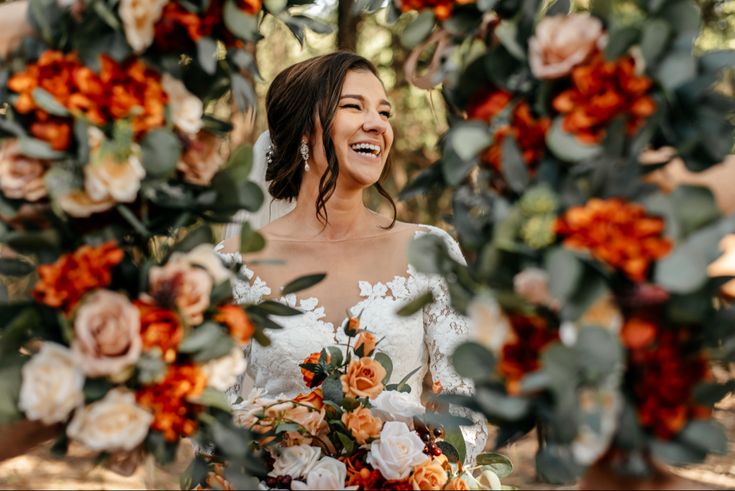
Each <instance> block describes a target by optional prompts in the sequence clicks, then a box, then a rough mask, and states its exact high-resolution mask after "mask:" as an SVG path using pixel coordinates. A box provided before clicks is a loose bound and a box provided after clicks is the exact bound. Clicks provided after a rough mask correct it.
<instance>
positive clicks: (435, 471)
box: [410, 458, 449, 489]
mask: <svg viewBox="0 0 735 491" xmlns="http://www.w3.org/2000/svg"><path fill="white" fill-rule="evenodd" d="M410 480H411V484H412V485H413V489H442V488H443V487H444V485H445V484H446V483H447V481H448V480H449V477H448V476H447V471H446V470H444V467H443V466H442V464H441V461H440V460H438V459H436V458H433V459H427V460H426V461H424V462H422V463H420V464H419V465H417V466H416V467H414V468H413V473H412V474H411V479H410Z"/></svg>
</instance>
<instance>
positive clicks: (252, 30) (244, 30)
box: [222, 0, 258, 41]
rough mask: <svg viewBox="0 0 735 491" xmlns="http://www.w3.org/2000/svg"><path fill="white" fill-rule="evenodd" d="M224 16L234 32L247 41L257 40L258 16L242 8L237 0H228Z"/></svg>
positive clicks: (228, 26) (228, 27)
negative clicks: (247, 12) (249, 13)
mask: <svg viewBox="0 0 735 491" xmlns="http://www.w3.org/2000/svg"><path fill="white" fill-rule="evenodd" d="M222 16H223V18H224V21H225V26H226V27H227V29H229V31H230V32H231V33H232V34H234V35H235V36H237V37H239V38H242V39H244V40H246V41H256V40H257V37H258V36H257V35H258V18H257V17H256V16H254V15H248V14H246V13H245V12H243V11H242V10H240V9H239V8H238V6H237V3H236V2H235V0H226V2H225V8H224V12H223V14H222Z"/></svg>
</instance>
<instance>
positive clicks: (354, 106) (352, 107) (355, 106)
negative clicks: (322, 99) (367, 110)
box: [342, 104, 360, 111]
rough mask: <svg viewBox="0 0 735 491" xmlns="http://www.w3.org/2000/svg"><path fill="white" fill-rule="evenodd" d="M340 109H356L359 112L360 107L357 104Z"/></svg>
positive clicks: (346, 105)
mask: <svg viewBox="0 0 735 491" xmlns="http://www.w3.org/2000/svg"><path fill="white" fill-rule="evenodd" d="M342 107H343V108H349V109H357V110H358V111H359V110H360V106H358V105H357V104H345V105H343V106H342Z"/></svg>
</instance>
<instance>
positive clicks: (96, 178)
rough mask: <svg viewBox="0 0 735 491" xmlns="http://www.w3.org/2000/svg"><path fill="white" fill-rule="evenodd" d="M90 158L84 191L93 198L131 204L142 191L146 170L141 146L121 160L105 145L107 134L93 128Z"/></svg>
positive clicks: (90, 135) (90, 140) (98, 200)
mask: <svg viewBox="0 0 735 491" xmlns="http://www.w3.org/2000/svg"><path fill="white" fill-rule="evenodd" d="M89 145H90V161H89V163H88V164H87V165H86V166H85V167H84V190H85V191H86V193H87V195H88V196H89V197H90V199H91V200H92V201H95V202H102V201H108V200H113V201H116V202H123V203H131V202H133V201H135V198H136V197H137V196H138V191H139V190H140V181H141V180H142V179H143V178H144V177H145V169H143V164H141V163H140V159H139V158H138V155H137V154H138V152H139V148H138V147H137V146H135V145H134V146H133V149H132V152H131V154H130V155H129V156H128V157H127V159H120V158H119V157H118V156H116V155H115V154H114V153H113V151H112V150H111V149H108V148H105V144H104V134H102V132H101V131H100V130H99V129H97V128H94V127H92V128H90V129H89Z"/></svg>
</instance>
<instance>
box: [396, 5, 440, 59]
mask: <svg viewBox="0 0 735 491" xmlns="http://www.w3.org/2000/svg"><path fill="white" fill-rule="evenodd" d="M435 21H436V19H435V18H434V13H433V12H432V11H431V10H424V11H423V12H421V13H420V14H419V15H418V16H417V17H416V18H415V19H414V20H413V21H412V22H411V23H410V24H409V25H408V26H407V27H406V28H405V30H404V31H403V34H401V44H402V45H403V46H404V47H405V48H408V49H412V48H415V47H416V46H418V45H419V44H420V43H422V42H423V41H424V40H425V39H426V38H428V37H429V35H430V34H431V31H432V30H433V29H434V22H435Z"/></svg>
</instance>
